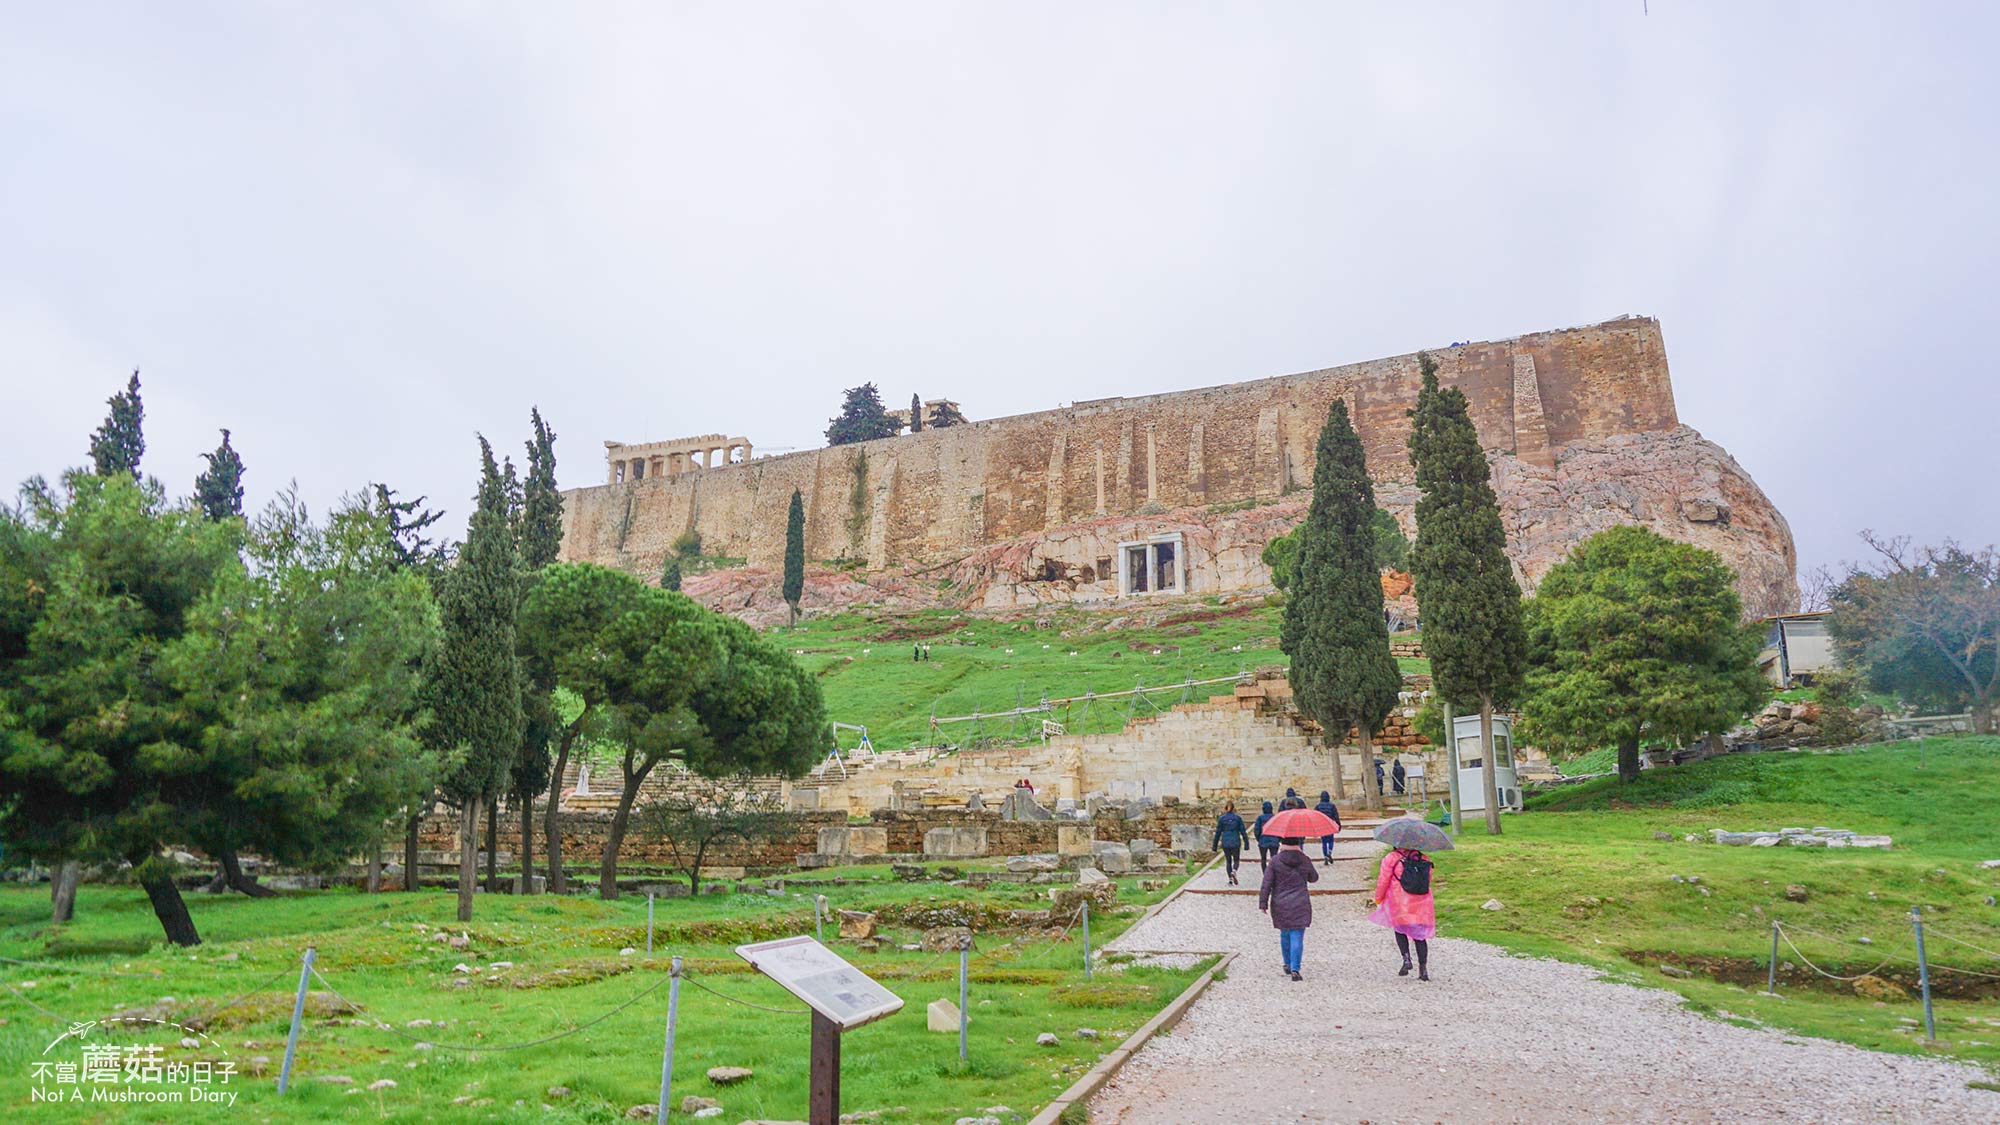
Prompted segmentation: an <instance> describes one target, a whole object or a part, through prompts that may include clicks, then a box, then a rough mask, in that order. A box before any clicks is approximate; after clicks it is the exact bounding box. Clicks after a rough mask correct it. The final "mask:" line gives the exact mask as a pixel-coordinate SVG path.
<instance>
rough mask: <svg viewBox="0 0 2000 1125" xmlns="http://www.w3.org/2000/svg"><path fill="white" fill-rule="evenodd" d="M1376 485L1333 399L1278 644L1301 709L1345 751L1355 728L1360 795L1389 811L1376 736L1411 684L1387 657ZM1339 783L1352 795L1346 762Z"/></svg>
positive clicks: (1336, 764) (1336, 770) (1344, 414)
mask: <svg viewBox="0 0 2000 1125" xmlns="http://www.w3.org/2000/svg"><path fill="white" fill-rule="evenodd" d="M1374 517H1375V485H1374V484H1373V483H1372V482H1371V481H1370V480H1369V479H1368V458H1367V454H1366V452H1365V451H1364V450H1363V449H1362V448H1361V438H1360V437H1359V436H1358V435H1356V434H1355V432H1354V427H1353V426H1352V425H1351V424H1350V423H1349V422H1348V419H1347V403H1346V402H1345V401H1343V400H1341V399H1335V400H1333V408H1332V409H1331V410H1329V411H1328V412H1327V416H1326V425H1325V426H1323V427H1321V428H1320V432H1319V449H1318V454H1317V459H1316V460H1315V462H1314V465H1313V495H1312V506H1311V507H1310V508H1308V509H1307V511H1306V519H1305V522H1304V523H1303V524H1301V525H1300V535H1299V545H1298V554H1297V557H1296V560H1295V562H1294V576H1293V585H1292V589H1291V592H1290V593H1289V595H1288V596H1287V599H1286V601H1285V620H1284V627H1283V629H1282V632H1281V635H1280V637H1279V644H1280V646H1281V647H1283V648H1284V650H1285V653H1286V654H1287V655H1288V656H1290V657H1291V658H1292V670H1291V679H1292V692H1293V694H1294V695H1295V696H1296V697H1297V699H1298V702H1299V709H1300V710H1301V711H1303V712H1305V713H1306V714H1307V715H1309V716H1311V717H1312V718H1314V719H1316V720H1318V721H1319V724H1320V726H1321V728H1322V729H1323V730H1324V731H1325V732H1326V734H1327V737H1328V740H1329V743H1330V744H1333V745H1337V744H1338V743H1339V742H1340V740H1341V737H1342V735H1344V733H1345V732H1346V730H1347V728H1348V727H1349V726H1350V725H1351V726H1353V727H1354V729H1355V732H1356V735H1357V741H1358V742H1359V743H1360V745H1361V792H1362V794H1363V796H1364V799H1365V801H1366V803H1367V805H1368V807H1369V808H1379V807H1381V803H1382V792H1381V785H1380V783H1379V782H1377V781H1376V780H1375V768H1374V763H1375V751H1374V734H1375V728H1376V727H1378V726H1380V725H1382V720H1384V719H1386V718H1388V717H1389V711H1390V709H1391V708H1393V707H1394V706H1395V705H1396V696H1397V693H1398V692H1400V691H1401V690H1402V686H1403V677H1402V674H1401V673H1400V672H1399V671H1398V670H1397V668H1396V658H1395V657H1394V656H1392V655H1391V654H1390V652H1389V629H1388V626H1387V625H1386V624H1385V623H1384V622H1383V619H1382V576H1381V571H1380V570H1379V568H1378V567H1377V566H1376V561H1375V536H1374V532H1373V524H1374ZM1333 777H1334V785H1335V786H1336V787H1337V788H1342V789H1343V790H1344V783H1343V782H1342V780H1341V776H1340V758H1339V755H1338V752H1336V753H1335V757H1334V771H1333Z"/></svg>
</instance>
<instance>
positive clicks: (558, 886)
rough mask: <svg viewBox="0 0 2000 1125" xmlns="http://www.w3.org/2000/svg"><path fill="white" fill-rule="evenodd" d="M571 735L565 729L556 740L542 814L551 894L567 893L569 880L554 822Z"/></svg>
mask: <svg viewBox="0 0 2000 1125" xmlns="http://www.w3.org/2000/svg"><path fill="white" fill-rule="evenodd" d="M573 737H575V736H574V735H573V734H572V733H571V732H570V731H567V730H566V731H564V732H563V736H562V738H561V739H559V740H557V742H556V766H555V771H554V772H553V773H551V774H550V775H549V807H548V811H547V812H545V813H543V814H542V838H543V839H545V840H547V841H548V842H549V893H550V894H552V895H562V894H568V893H569V880H567V879H565V878H563V866H562V829H561V828H560V827H559V826H558V824H557V823H556V814H557V812H558V806H560V805H561V804H562V783H563V771H564V770H565V769H568V768H569V744H570V740H571V739H572V738H573ZM523 870H526V868H523Z"/></svg>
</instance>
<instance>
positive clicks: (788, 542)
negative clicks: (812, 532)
mask: <svg viewBox="0 0 2000 1125" xmlns="http://www.w3.org/2000/svg"><path fill="white" fill-rule="evenodd" d="M805 592H806V502H805V498H804V497H802V496H800V495H799V490H798V489H796V488H794V489H792V509H791V511H790V512H789V513H788V514H787V515H786V516H785V584H784V587H783V593H784V596H785V604H786V605H789V606H791V607H792V624H794V625H797V624H798V623H799V599H800V598H801V597H804V596H805Z"/></svg>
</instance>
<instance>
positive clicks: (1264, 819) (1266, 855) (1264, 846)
mask: <svg viewBox="0 0 2000 1125" xmlns="http://www.w3.org/2000/svg"><path fill="white" fill-rule="evenodd" d="M1276 815H1278V814H1276V813H1274V812H1272V811H1271V802H1269V801H1265V802H1264V813H1263V815H1262V816H1259V817H1258V818H1257V823H1256V824H1254V825H1252V826H1251V828H1250V834H1251V835H1252V836H1255V837H1257V866H1258V867H1268V866H1269V865H1270V862H1271V853H1273V852H1275V851H1277V850H1278V838H1277V837H1276V836H1266V835H1264V826H1265V825H1266V824H1269V823H1270V822H1271V818H1272V817H1274V816H1276Z"/></svg>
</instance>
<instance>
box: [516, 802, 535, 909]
mask: <svg viewBox="0 0 2000 1125" xmlns="http://www.w3.org/2000/svg"><path fill="white" fill-rule="evenodd" d="M516 799H517V800H519V801H520V802H521V893H522V894H524V895H531V894H534V893H535V799H534V798H533V797H530V796H528V795H527V794H526V793H521V794H517V795H516Z"/></svg>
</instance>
